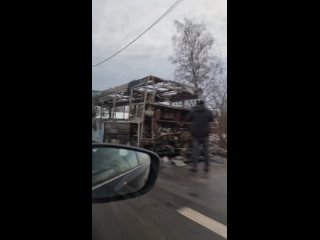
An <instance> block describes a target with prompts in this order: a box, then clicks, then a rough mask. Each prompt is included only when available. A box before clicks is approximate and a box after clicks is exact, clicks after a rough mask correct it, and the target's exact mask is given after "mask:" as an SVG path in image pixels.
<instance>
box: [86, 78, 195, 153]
mask: <svg viewBox="0 0 320 240" xmlns="http://www.w3.org/2000/svg"><path fill="white" fill-rule="evenodd" d="M200 94H201V90H200V89H199V88H195V87H191V86H187V85H184V84H181V83H177V82H174V81H168V80H163V79H160V78H158V77H155V76H147V77H145V78H143V79H139V80H134V81H131V82H129V83H128V84H124V85H120V86H117V87H114V88H111V89H108V90H105V91H102V92H100V93H99V94H97V95H95V96H93V98H92V99H93V115H92V116H93V126H94V128H96V129H97V128H99V127H100V128H102V129H101V130H102V132H103V134H102V135H103V136H102V137H101V140H102V141H103V142H109V143H120V144H131V145H136V146H140V147H143V148H147V149H151V150H153V151H155V152H157V153H158V154H159V155H181V156H186V155H188V154H189V153H190V150H191V135H190V132H189V124H190V123H188V122H186V121H185V119H186V115H187V114H188V112H189V111H190V109H191V106H192V105H194V101H195V99H198V98H199V96H200Z"/></svg>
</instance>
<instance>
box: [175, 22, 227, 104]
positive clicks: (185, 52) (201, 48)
mask: <svg viewBox="0 0 320 240" xmlns="http://www.w3.org/2000/svg"><path fill="white" fill-rule="evenodd" d="M174 24H175V26H176V34H174V35H173V37H172V42H173V47H174V49H173V50H174V54H173V56H171V57H170V58H169V60H170V61H171V62H172V63H173V64H175V65H176V69H175V80H176V81H178V82H181V83H185V84H190V85H192V86H194V87H199V88H201V89H202V90H203V97H204V98H207V95H208V90H209V89H212V86H213V84H214V82H215V80H216V76H217V75H219V74H221V71H222V67H221V61H220V58H219V57H218V54H217V51H216V49H214V42H215V40H214V37H213V36H212V35H211V33H209V32H208V31H207V29H206V25H205V24H203V23H195V22H193V21H191V20H190V19H188V18H185V19H184V22H179V21H175V22H174Z"/></svg>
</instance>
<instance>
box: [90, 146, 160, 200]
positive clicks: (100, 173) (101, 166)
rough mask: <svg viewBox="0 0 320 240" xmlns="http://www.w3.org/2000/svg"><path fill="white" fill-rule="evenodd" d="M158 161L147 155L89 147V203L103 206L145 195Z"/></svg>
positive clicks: (122, 148)
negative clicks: (90, 149)
mask: <svg viewBox="0 0 320 240" xmlns="http://www.w3.org/2000/svg"><path fill="white" fill-rule="evenodd" d="M159 166H160V157H159V156H158V155H157V154H156V153H154V152H151V151H148V150H145V149H142V148H137V147H131V146H125V145H114V144H102V143H92V202H93V203H106V202H113V201H119V200H124V199H129V198H133V197H137V196H140V195H142V194H145V193H147V192H148V191H150V189H151V188H152V187H153V186H154V184H155V182H156V179H157V176H158V173H159Z"/></svg>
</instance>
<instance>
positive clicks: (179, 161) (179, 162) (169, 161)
mask: <svg viewBox="0 0 320 240" xmlns="http://www.w3.org/2000/svg"><path fill="white" fill-rule="evenodd" d="M186 165H187V164H186V158H184V157H182V156H176V157H173V158H168V157H167V156H165V157H163V158H161V163H160V167H161V168H166V167H171V166H176V167H183V166H186Z"/></svg>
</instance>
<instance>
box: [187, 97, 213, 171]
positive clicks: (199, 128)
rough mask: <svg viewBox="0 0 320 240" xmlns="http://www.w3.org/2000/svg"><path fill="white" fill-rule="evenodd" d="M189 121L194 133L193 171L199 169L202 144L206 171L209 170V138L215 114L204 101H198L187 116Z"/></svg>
mask: <svg viewBox="0 0 320 240" xmlns="http://www.w3.org/2000/svg"><path fill="white" fill-rule="evenodd" d="M187 121H188V122H191V126H190V131H191V135H192V161H193V168H192V169H191V171H193V172H196V171H197V165H198V158H199V155H200V154H199V153H200V151H199V148H200V145H202V149H203V154H204V160H205V169H204V170H205V171H206V172H208V171H209V152H208V139H209V132H210V122H212V121H213V114H212V113H211V111H210V110H209V109H207V108H206V106H205V105H204V101H202V100H200V101H198V102H197V106H195V107H194V108H193V109H192V110H191V112H190V113H189V114H188V116H187Z"/></svg>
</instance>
